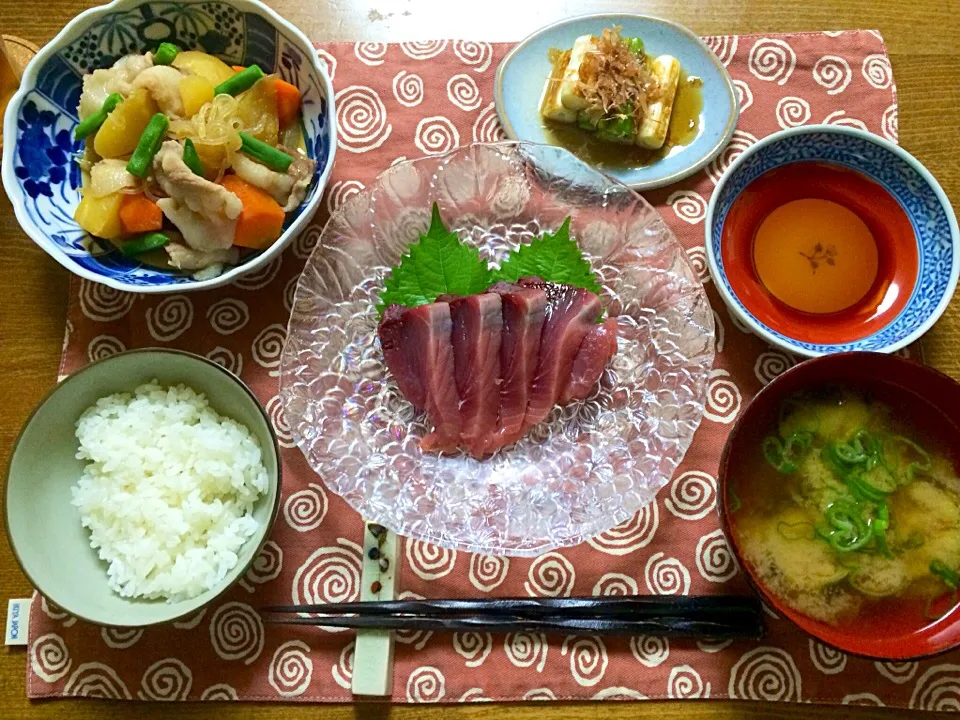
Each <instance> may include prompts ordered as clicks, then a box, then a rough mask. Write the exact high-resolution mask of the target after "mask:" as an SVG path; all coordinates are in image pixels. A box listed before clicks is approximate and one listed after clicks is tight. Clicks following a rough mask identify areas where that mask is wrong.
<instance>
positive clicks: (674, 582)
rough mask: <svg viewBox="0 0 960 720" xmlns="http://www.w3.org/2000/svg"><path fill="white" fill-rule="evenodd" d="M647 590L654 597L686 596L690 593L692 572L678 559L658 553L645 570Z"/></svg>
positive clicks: (649, 561)
mask: <svg viewBox="0 0 960 720" xmlns="http://www.w3.org/2000/svg"><path fill="white" fill-rule="evenodd" d="M643 579H644V580H645V581H646V583H647V589H648V590H649V591H650V592H651V593H653V594H654V595H686V594H688V593H689V592H690V571H689V570H687V569H686V568H685V567H684V566H683V563H682V562H680V561H679V560H677V558H672V557H667V556H666V555H665V554H664V553H662V552H658V553H654V554H653V555H651V556H650V559H649V560H647V564H646V565H645V566H644V568H643Z"/></svg>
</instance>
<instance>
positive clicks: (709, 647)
mask: <svg viewBox="0 0 960 720" xmlns="http://www.w3.org/2000/svg"><path fill="white" fill-rule="evenodd" d="M731 645H733V640H697V647H698V648H700V650H701V652H705V653H711V654H713V653H718V652H720V651H721V650H726V649H727V648H728V647H730V646H731Z"/></svg>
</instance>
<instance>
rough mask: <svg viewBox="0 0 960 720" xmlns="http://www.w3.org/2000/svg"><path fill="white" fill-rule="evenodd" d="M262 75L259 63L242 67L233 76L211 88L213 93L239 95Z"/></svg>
mask: <svg viewBox="0 0 960 720" xmlns="http://www.w3.org/2000/svg"><path fill="white" fill-rule="evenodd" d="M262 77H263V70H261V69H260V66H259V65H251V66H250V67H248V68H244V69H243V70H241V71H240V72H238V73H237V74H236V75H234V76H233V77H228V78H227V79H226V80H224V81H223V82H222V83H220V84H219V85H217V86H216V87H215V88H214V89H213V93H214V94H215V95H239V94H240V93H242V92H243V91H244V90H247V89H248V88H250V87H251V86H252V85H253V84H254V83H255V82H256V81H257V80H259V79H260V78H262Z"/></svg>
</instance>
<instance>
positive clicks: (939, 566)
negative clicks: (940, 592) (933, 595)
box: [930, 560, 960, 590]
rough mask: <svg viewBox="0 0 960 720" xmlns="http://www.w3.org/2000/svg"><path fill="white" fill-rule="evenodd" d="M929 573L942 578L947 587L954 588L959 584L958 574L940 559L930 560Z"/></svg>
mask: <svg viewBox="0 0 960 720" xmlns="http://www.w3.org/2000/svg"><path fill="white" fill-rule="evenodd" d="M930 573H931V574H932V575H936V576H937V577H938V578H940V579H941V580H943V582H944V583H945V584H946V585H947V587H949V588H951V589H952V590H956V589H957V587H958V586H960V574H958V573H957V571H956V570H954V569H953V568H952V567H950V566H949V565H947V564H946V563H945V562H943V561H942V560H931V561H930Z"/></svg>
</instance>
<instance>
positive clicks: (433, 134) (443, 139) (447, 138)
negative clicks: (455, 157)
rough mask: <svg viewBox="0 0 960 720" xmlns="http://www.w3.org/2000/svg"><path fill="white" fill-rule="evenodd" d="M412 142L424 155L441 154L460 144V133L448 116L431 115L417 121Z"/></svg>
mask: <svg viewBox="0 0 960 720" xmlns="http://www.w3.org/2000/svg"><path fill="white" fill-rule="evenodd" d="M413 144H414V145H416V146H417V149H418V150H420V152H422V153H423V154H424V155H442V154H443V153H446V152H450V151H451V150H453V149H454V148H455V147H457V146H458V145H460V133H458V132H457V128H456V126H454V124H453V123H452V122H450V120H449V119H448V118H445V117H444V116H443V115H433V116H431V117H425V118H423V119H422V120H421V121H420V122H418V123H417V129H416V132H415V133H414V136H413Z"/></svg>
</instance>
